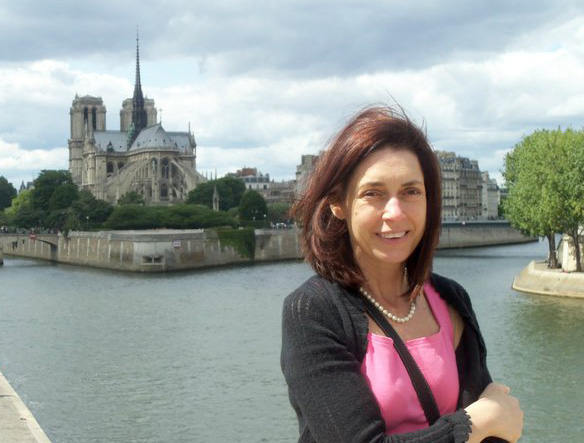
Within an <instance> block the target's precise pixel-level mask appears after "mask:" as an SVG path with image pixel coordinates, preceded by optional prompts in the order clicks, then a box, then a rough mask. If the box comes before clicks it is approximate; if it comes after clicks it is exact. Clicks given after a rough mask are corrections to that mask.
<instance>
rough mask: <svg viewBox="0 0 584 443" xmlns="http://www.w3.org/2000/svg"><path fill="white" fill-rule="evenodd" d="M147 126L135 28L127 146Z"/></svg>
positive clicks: (138, 43) (138, 42)
mask: <svg viewBox="0 0 584 443" xmlns="http://www.w3.org/2000/svg"><path fill="white" fill-rule="evenodd" d="M147 124H148V118H147V115H146V109H145V107H144V94H142V82H141V80H140V36H139V35H138V29H137V28H136V82H135V84H134V97H133V98H132V126H133V127H134V131H130V132H131V133H130V134H128V137H129V139H128V146H131V144H132V143H133V142H134V140H135V139H136V137H137V136H138V134H139V133H140V131H141V130H142V129H144V128H145V127H146V126H147Z"/></svg>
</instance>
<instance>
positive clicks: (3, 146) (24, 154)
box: [0, 139, 69, 188]
mask: <svg viewBox="0 0 584 443" xmlns="http://www.w3.org/2000/svg"><path fill="white" fill-rule="evenodd" d="M68 167H69V150H68V149H67V148H53V149H32V150H26V149H22V148H21V147H20V146H19V145H18V144H16V143H6V142H5V141H3V140H2V139H0V175H2V176H4V177H6V179H7V180H8V181H9V182H11V183H12V185H13V186H14V187H16V188H18V187H19V186H20V183H21V182H22V181H24V182H25V183H26V182H28V181H32V180H34V179H35V178H36V177H37V175H38V173H39V172H40V171H41V170H42V169H67V168H68Z"/></svg>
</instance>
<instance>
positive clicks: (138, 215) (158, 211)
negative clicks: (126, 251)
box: [105, 204, 235, 229]
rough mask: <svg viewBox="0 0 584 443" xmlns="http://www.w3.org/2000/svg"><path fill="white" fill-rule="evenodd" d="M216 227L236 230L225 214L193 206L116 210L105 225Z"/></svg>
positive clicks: (152, 227) (138, 227)
mask: <svg viewBox="0 0 584 443" xmlns="http://www.w3.org/2000/svg"><path fill="white" fill-rule="evenodd" d="M217 226H235V221H234V219H233V218H232V217H230V216H229V215H227V214H226V213H225V212H222V211H219V212H217V211H213V210H212V209H210V208H208V207H207V206H204V205H192V204H178V205H173V206H170V207H165V206H140V205H121V206H116V207H115V208H114V210H113V212H112V213H111V215H110V216H109V217H108V219H107V221H106V223H105V227H106V228H107V229H155V228H174V229H198V228H211V227H217Z"/></svg>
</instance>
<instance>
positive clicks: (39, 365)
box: [0, 243, 584, 443]
mask: <svg viewBox="0 0 584 443" xmlns="http://www.w3.org/2000/svg"><path fill="white" fill-rule="evenodd" d="M545 247H546V246H545V244H543V243H531V244H523V245H516V246H507V247H490V248H474V249H465V250H451V251H440V252H439V254H438V257H437V259H436V262H435V270H436V271H437V272H439V273H442V274H444V275H448V276H450V277H452V278H454V279H456V280H458V281H459V282H461V283H462V284H463V285H464V286H465V287H466V288H467V289H468V291H469V293H470V294H471V297H472V300H473V304H474V306H475V309H476V311H477V314H478V316H479V320H480V322H481V328H482V330H483V333H484V335H485V339H486V341H487V346H488V348H489V365H490V368H491V372H492V374H493V376H494V378H495V379H498V380H500V381H502V382H505V383H508V384H509V385H511V386H512V388H513V391H514V392H515V393H516V395H517V396H518V397H519V398H520V400H521V402H522V404H523V406H524V410H525V412H526V420H525V422H526V429H525V434H524V438H523V439H522V441H525V442H543V441H545V442H555V441H579V440H580V439H581V435H582V431H583V429H582V423H583V422H584V420H583V416H582V400H581V399H582V396H583V395H584V386H583V384H582V380H581V373H582V367H583V366H584V356H583V353H582V348H581V346H582V345H581V343H582V339H584V328H583V327H582V325H584V300H569V299H558V298H547V297H540V296H534V295H527V294H521V293H516V292H514V291H512V290H511V289H510V285H511V282H512V280H513V277H514V276H515V274H517V273H518V272H519V270H520V269H521V268H522V267H523V266H525V265H527V263H528V262H529V261H530V260H532V259H539V258H541V257H544V256H545ZM309 275H311V271H310V269H309V268H308V267H307V266H306V265H304V264H302V263H299V262H284V263H276V264H271V265H261V266H260V265H258V266H247V267H234V268H226V269H214V270H209V271H196V272H181V273H173V274H165V275H140V274H126V273H116V272H110V271H101V270H95V269H87V268H78V267H72V266H63V265H54V264H47V263H43V262H35V261H31V260H17V259H13V258H10V257H8V258H6V261H5V266H4V267H3V268H0V281H1V282H2V289H1V290H0V312H1V313H2V315H1V316H0V370H1V371H2V372H4V374H5V375H6V377H7V378H8V379H9V380H10V381H11V383H12V384H13V386H14V388H15V389H16V390H17V392H19V393H20V394H21V395H22V396H23V397H24V400H25V402H26V403H27V404H28V405H29V407H30V408H31V410H32V411H33V413H34V414H35V416H36V417H37V419H38V421H39V423H40V424H41V426H42V427H43V428H44V429H45V431H46V432H47V433H48V434H49V436H50V437H51V438H52V440H53V441H54V442H55V443H57V442H72V443H73V442H88V443H95V442H151V443H154V442H170V441H172V442H193V441H238V442H261V441H266V442H267V441H269V442H293V441H295V440H296V438H297V426H296V421H295V417H294V415H293V411H292V409H291V408H290V406H289V404H288V399H287V395H286V387H285V384H284V381H283V379H282V376H281V374H280V368H279V347H280V310H281V304H282V300H283V298H284V297H285V295H286V294H288V293H289V292H290V291H292V290H293V289H294V288H295V287H296V286H298V285H299V284H300V283H301V282H302V281H304V280H305V279H306V278H307V277H308V276H309Z"/></svg>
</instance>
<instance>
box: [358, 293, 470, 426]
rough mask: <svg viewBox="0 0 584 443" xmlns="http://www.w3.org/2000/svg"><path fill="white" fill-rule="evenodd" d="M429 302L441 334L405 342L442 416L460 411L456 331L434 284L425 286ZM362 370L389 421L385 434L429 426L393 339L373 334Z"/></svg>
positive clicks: (370, 334)
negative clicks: (455, 352) (455, 351)
mask: <svg viewBox="0 0 584 443" xmlns="http://www.w3.org/2000/svg"><path fill="white" fill-rule="evenodd" d="M424 292H425V294H426V299H427V300H428V304H429V305H430V308H431V310H432V313H433V314H434V318H435V319H436V321H437V323H438V325H439V327H440V331H439V332H437V333H436V334H433V335H430V336H428V337H420V338H415V339H412V340H408V341H407V342H406V346H407V347H408V350H409V351H410V353H411V354H412V356H413V357H414V359H415V360H416V363H418V366H419V367H420V369H421V371H422V373H423V374H424V377H425V378H426V381H427V382H428V384H429V385H430V388H431V389H432V392H433V394H434V398H436V403H438V409H439V410H440V415H444V414H449V413H452V412H454V411H455V410H456V405H457V400H458V392H459V385H458V369H457V367H456V356H455V354H454V345H453V340H454V331H453V327H452V321H451V320H450V315H449V314H448V307H447V305H446V302H445V301H444V300H442V299H441V298H440V295H439V294H438V293H437V292H436V290H435V289H434V288H433V287H432V286H431V285H430V284H428V283H427V284H426V285H424ZM367 338H368V344H367V352H366V354H365V359H364V360H363V364H362V366H361V372H362V373H363V375H364V376H365V378H366V379H367V381H368V383H369V386H370V387H371V390H372V391H373V395H374V396H375V398H376V400H377V403H378V404H379V407H380V409H381V414H382V416H383V419H384V420H385V428H386V433H387V434H400V433H403V432H410V431H415V430H418V429H423V428H425V427H427V426H428V422H427V420H426V416H425V415H424V411H423V409H422V406H421V405H420V401H419V400H418V396H417V394H416V391H415V390H414V387H413V385H412V382H411V380H410V376H409V375H408V372H407V370H406V368H405V366H404V365H403V362H402V361H401V359H400V357H399V355H398V354H397V352H396V350H395V348H394V347H393V340H392V339H391V338H389V337H385V336H381V335H376V334H372V333H369V334H368V335H367Z"/></svg>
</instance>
